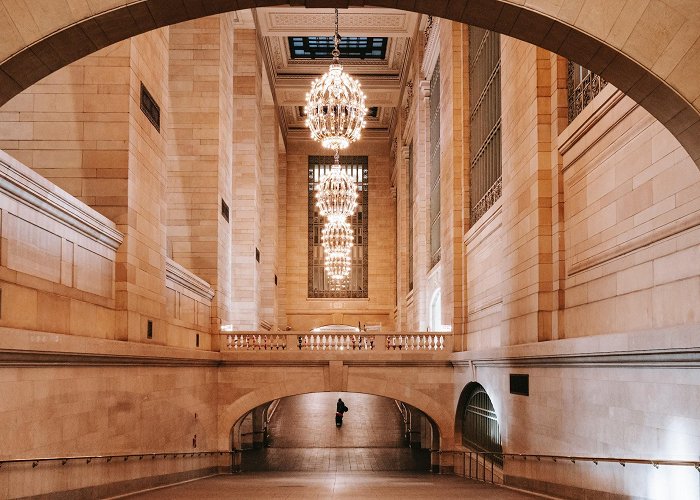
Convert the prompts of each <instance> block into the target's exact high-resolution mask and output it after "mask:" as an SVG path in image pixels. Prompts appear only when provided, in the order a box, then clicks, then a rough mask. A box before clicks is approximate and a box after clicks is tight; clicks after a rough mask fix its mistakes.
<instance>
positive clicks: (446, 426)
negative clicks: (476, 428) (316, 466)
mask: <svg viewBox="0 0 700 500" xmlns="http://www.w3.org/2000/svg"><path fill="white" fill-rule="evenodd" d="M355 378H357V377H355ZM364 382H369V380H367V381H364ZM374 385H375V386H376V388H375V389H373V390H368V389H366V388H363V387H366V385H365V383H363V382H360V384H358V385H356V386H353V384H352V383H350V382H349V383H348V387H347V388H344V389H343V391H342V392H354V393H361V394H371V395H374V396H382V397H386V398H390V399H396V400H399V401H402V402H404V403H408V404H410V405H411V406H413V407H415V408H417V409H418V410H420V411H422V412H423V413H424V414H425V415H426V416H427V417H428V419H429V420H430V421H431V424H432V425H433V428H434V429H435V430H437V433H438V434H439V441H438V442H439V443H440V447H441V448H451V447H452V426H453V423H452V418H451V416H450V414H449V412H448V411H447V409H446V408H444V407H443V405H441V404H440V403H439V402H438V401H436V400H434V399H433V398H431V397H429V396H427V395H426V394H424V393H421V392H417V391H413V390H411V388H410V387H408V386H404V385H402V384H400V383H392V384H391V386H392V387H386V386H383V384H376V381H375V384H374ZM313 392H332V391H331V390H330V389H329V388H327V387H325V385H324V383H323V381H319V380H314V379H309V380H308V382H307V383H301V384H297V385H296V386H294V388H290V387H289V385H287V384H285V383H284V382H280V383H274V384H267V385H265V386H262V387H260V388H259V389H257V390H253V391H250V392H248V393H247V394H245V395H243V396H242V397H240V398H238V399H236V400H235V401H232V402H230V403H229V404H225V403H224V404H221V403H220V406H219V419H218V422H219V425H218V440H217V442H218V446H219V449H228V448H229V444H230V432H231V429H232V427H233V426H234V425H235V423H236V422H238V420H240V419H241V418H242V417H243V416H245V415H246V414H247V413H249V412H250V411H251V410H253V409H254V408H256V407H258V406H260V405H262V404H264V403H267V402H270V401H272V400H275V399H281V398H284V397H288V396H297V395H300V394H308V393H313Z"/></svg>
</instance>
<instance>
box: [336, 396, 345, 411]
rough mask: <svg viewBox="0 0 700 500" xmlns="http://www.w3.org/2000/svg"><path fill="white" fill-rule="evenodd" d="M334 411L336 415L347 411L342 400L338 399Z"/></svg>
mask: <svg viewBox="0 0 700 500" xmlns="http://www.w3.org/2000/svg"><path fill="white" fill-rule="evenodd" d="M335 411H336V412H337V413H345V412H346V411H348V407H347V406H345V403H343V400H342V399H340V398H338V403H337V404H336V405H335Z"/></svg>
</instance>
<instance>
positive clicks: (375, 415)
mask: <svg viewBox="0 0 700 500" xmlns="http://www.w3.org/2000/svg"><path fill="white" fill-rule="evenodd" d="M338 398H341V399H342V400H343V402H344V403H345V405H346V406H347V408H348V411H347V413H345V414H344V418H343V424H342V426H341V427H337V426H336V420H335V417H336V409H337V408H336V407H337V401H338ZM439 439H440V437H439V430H438V428H437V426H436V425H435V423H434V422H433V421H432V419H431V418H430V417H428V416H427V415H426V414H425V413H423V412H422V411H420V410H419V409H417V408H415V407H413V406H411V405H408V404H405V403H403V402H401V401H396V400H394V399H390V398H387V397H383V396H375V395H370V394H360V393H350V392H319V393H309V394H301V395H296V396H288V397H284V398H281V399H276V400H274V401H270V402H267V403H265V404H262V405H260V406H258V407H256V408H254V409H253V410H251V411H249V412H248V413H247V414H245V415H244V416H243V417H241V418H240V419H239V420H238V421H237V422H236V423H235V425H234V426H233V428H232V430H231V447H232V449H233V450H240V453H237V454H236V456H237V463H236V467H237V468H238V470H240V471H246V472H248V471H306V472H332V471H425V472H428V471H430V470H431V453H430V451H431V450H434V449H437V448H438V444H439Z"/></svg>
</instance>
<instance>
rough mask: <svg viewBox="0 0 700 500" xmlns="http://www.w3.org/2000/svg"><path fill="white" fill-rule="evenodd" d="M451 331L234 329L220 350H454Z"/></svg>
mask: <svg viewBox="0 0 700 500" xmlns="http://www.w3.org/2000/svg"><path fill="white" fill-rule="evenodd" d="M452 346H453V342H452V334H451V333H444V332H443V333H437V332H423V333H420V332H413V333H412V332H389V333H374V332H371V333H370V332H356V333H348V332H323V333H316V332H283V333H282V332H280V333H275V332H253V331H250V332H231V333H228V334H226V333H222V334H221V351H222V352H227V351H228V352H236V351H292V352H294V351H351V352H352V351H357V352H368V351H373V352H374V351H397V352H398V351H405V352H411V351H421V352H426V353H427V352H431V353H436V352H445V353H450V352H452Z"/></svg>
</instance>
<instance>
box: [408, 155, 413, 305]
mask: <svg viewBox="0 0 700 500" xmlns="http://www.w3.org/2000/svg"><path fill="white" fill-rule="evenodd" d="M411 290H413V142H411V144H409V145H408V291H409V292H410V291H411Z"/></svg>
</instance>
